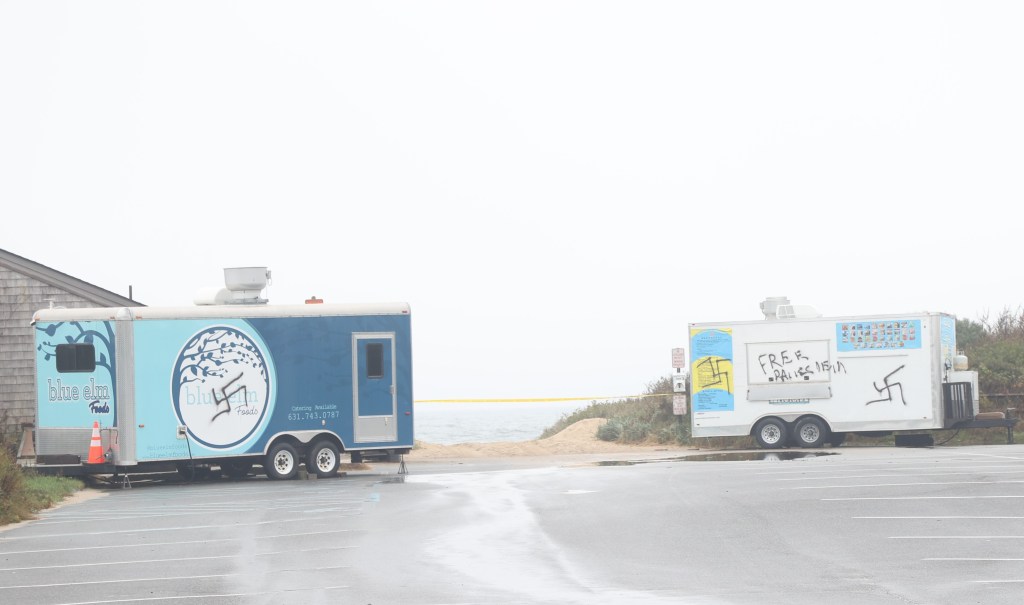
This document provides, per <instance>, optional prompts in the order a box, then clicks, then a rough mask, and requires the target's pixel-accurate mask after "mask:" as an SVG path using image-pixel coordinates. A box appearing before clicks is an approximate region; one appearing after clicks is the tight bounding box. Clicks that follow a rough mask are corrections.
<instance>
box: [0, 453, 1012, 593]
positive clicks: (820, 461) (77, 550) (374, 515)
mask: <svg viewBox="0 0 1024 605" xmlns="http://www.w3.org/2000/svg"><path fill="white" fill-rule="evenodd" d="M832 452H838V453H836V454H834V455H829V454H831V453H832ZM766 454H783V455H785V457H788V456H792V457H791V459H783V458H778V459H772V458H771V457H764V456H765V455H766ZM741 456H742V457H741ZM694 462H700V464H693V463H694ZM773 462H778V463H777V464H776V463H773ZM602 463H612V464H602ZM362 468H364V469H365V470H358V471H351V472H348V473H347V474H346V475H342V476H339V477H337V478H331V479H327V480H306V481H285V482H277V481H269V480H266V479H263V478H256V477H254V478H250V479H247V480H243V481H226V480H221V481H212V482H204V483H194V484H184V483H180V482H177V481H172V480H171V479H170V478H167V480H166V481H164V482H160V481H157V480H152V481H142V480H139V481H133V484H134V485H135V486H136V487H133V488H132V489H123V490H122V489H117V488H113V487H111V488H105V489H104V490H103V493H104V494H105V495H103V496H102V497H100V498H96V499H94V500H90V501H87V502H81V503H78V504H73V505H69V506H64V507H61V508H59V509H56V510H52V511H49V512H46V513H44V514H43V515H42V517H41V519H40V520H38V521H35V522H33V523H30V524H27V525H22V526H19V527H16V528H14V529H10V530H8V531H4V532H0V602H2V603H32V604H38V605H58V604H60V605H72V604H75V605H83V604H85V603H89V604H100V603H128V602H145V603H150V602H174V603H178V602H181V603H197V604H199V603H201V604H204V605H205V604H209V603H213V604H227V603H274V604H281V603H285V604H287V603H301V604H303V605H306V604H310V603H314V604H315V603H373V604H376V605H381V604H385V603H402V604H406V603H408V604H413V605H417V604H419V605H440V604H469V603H498V604H502V603H508V604H511V603H517V604H518V603H587V604H590V603H607V604H612V603H616V604H617V603H683V604H701V605H703V604H712V603H714V604H737V605H747V604H754V603H758V604H760V603H775V602H786V603H788V604H793V605H801V604H808V605H810V604H812V603H813V604H815V605H817V604H818V603H821V602H829V603H830V604H831V605H855V604H868V603H870V604H872V605H876V604H882V605H888V604H893V605H895V604H900V605H904V604H906V603H921V604H925V603H928V604H931V603H975V602H976V603H986V604H997V605H999V604H1003V603H1006V604H1009V603H1014V604H1015V603H1017V602H1019V597H1020V594H1021V591H1022V590H1024V580H1021V578H1022V577H1024V562H1022V561H1024V550H1022V549H1024V546H1022V545H1024V514H1022V513H1020V512H1019V511H1020V505H1021V503H1022V502H1024V446H988V447H969V448H934V449H931V450H912V451H911V450H897V449H893V448H849V447H843V448H839V449H838V450H817V451H802V450H794V451H792V452H790V451H789V450H785V451H780V452H727V453H721V452H693V451H678V452H652V453H650V454H649V455H642V456H637V455H632V456H629V455H622V456H608V455H604V456H590V455H588V456H565V457H544V458H536V459H533V460H475V461H431V462H417V463H416V464H410V465H409V471H410V474H409V475H407V476H403V475H398V474H397V473H396V471H397V465H396V464H376V463H375V464H372V465H369V466H366V467H362ZM140 479H141V478H140Z"/></svg>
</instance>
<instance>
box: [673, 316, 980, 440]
mask: <svg viewBox="0 0 1024 605" xmlns="http://www.w3.org/2000/svg"><path fill="white" fill-rule="evenodd" d="M761 306H762V310H763V311H764V312H765V319H764V320H755V321H734V322H715V323H693V324H690V326H689V337H690V351H691V354H692V355H691V365H690V398H691V404H692V423H693V425H692V428H693V432H692V434H693V436H694V437H724V436H745V435H752V436H753V437H754V439H755V440H756V442H757V444H758V445H759V446H761V447H765V448H780V447H786V446H787V445H790V444H793V445H798V446H801V447H819V446H821V445H823V444H824V443H831V444H833V445H838V444H839V443H841V442H842V441H843V439H844V438H845V436H846V434H847V433H876V432H896V431H919V430H924V429H949V428H956V427H959V426H964V425H966V423H970V422H971V421H973V420H974V419H975V417H976V416H977V414H978V374H977V372H974V371H970V370H967V368H966V358H965V357H963V356H962V355H958V354H957V349H956V319H955V318H954V317H953V316H952V315H948V314H944V313H905V314H898V315H886V314H879V315H870V316H860V317H831V318H824V317H821V316H820V315H818V314H817V313H814V312H813V310H812V309H810V308H807V307H797V306H794V305H790V304H788V301H787V300H785V299H768V300H766V301H765V302H764V303H762V305H761Z"/></svg>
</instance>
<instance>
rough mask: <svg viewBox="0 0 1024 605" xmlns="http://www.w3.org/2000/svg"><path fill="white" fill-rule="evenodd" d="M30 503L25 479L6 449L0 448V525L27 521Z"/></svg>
mask: <svg viewBox="0 0 1024 605" xmlns="http://www.w3.org/2000/svg"><path fill="white" fill-rule="evenodd" d="M31 514H32V503H31V501H30V500H29V497H28V492H27V490H26V487H25V477H24V475H22V473H21V468H20V467H18V464H17V463H16V462H15V460H14V457H13V456H12V455H11V452H10V451H9V450H8V449H7V448H6V447H0V525H3V524H6V523H14V522H17V521H21V520H22V519H27V518H28V517H29V516H30V515H31Z"/></svg>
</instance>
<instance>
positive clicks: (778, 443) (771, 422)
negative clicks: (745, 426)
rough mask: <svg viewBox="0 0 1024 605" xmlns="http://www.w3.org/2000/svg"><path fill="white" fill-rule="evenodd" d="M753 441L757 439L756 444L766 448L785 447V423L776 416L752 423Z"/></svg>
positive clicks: (786, 437)
mask: <svg viewBox="0 0 1024 605" xmlns="http://www.w3.org/2000/svg"><path fill="white" fill-rule="evenodd" d="M754 441H757V445H758V446H760V447H763V448H764V449H768V450H777V449H781V448H784V447H786V443H787V442H788V441H789V430H788V428H787V427H786V423H785V422H783V421H781V420H779V419H778V418H765V419H764V420H762V421H760V422H758V423H757V424H756V425H754Z"/></svg>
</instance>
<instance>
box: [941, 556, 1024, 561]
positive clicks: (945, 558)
mask: <svg viewBox="0 0 1024 605" xmlns="http://www.w3.org/2000/svg"><path fill="white" fill-rule="evenodd" d="M921 560H922V561H1024V559H986V558H980V557H978V558H970V557H929V558H927V559H921Z"/></svg>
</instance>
